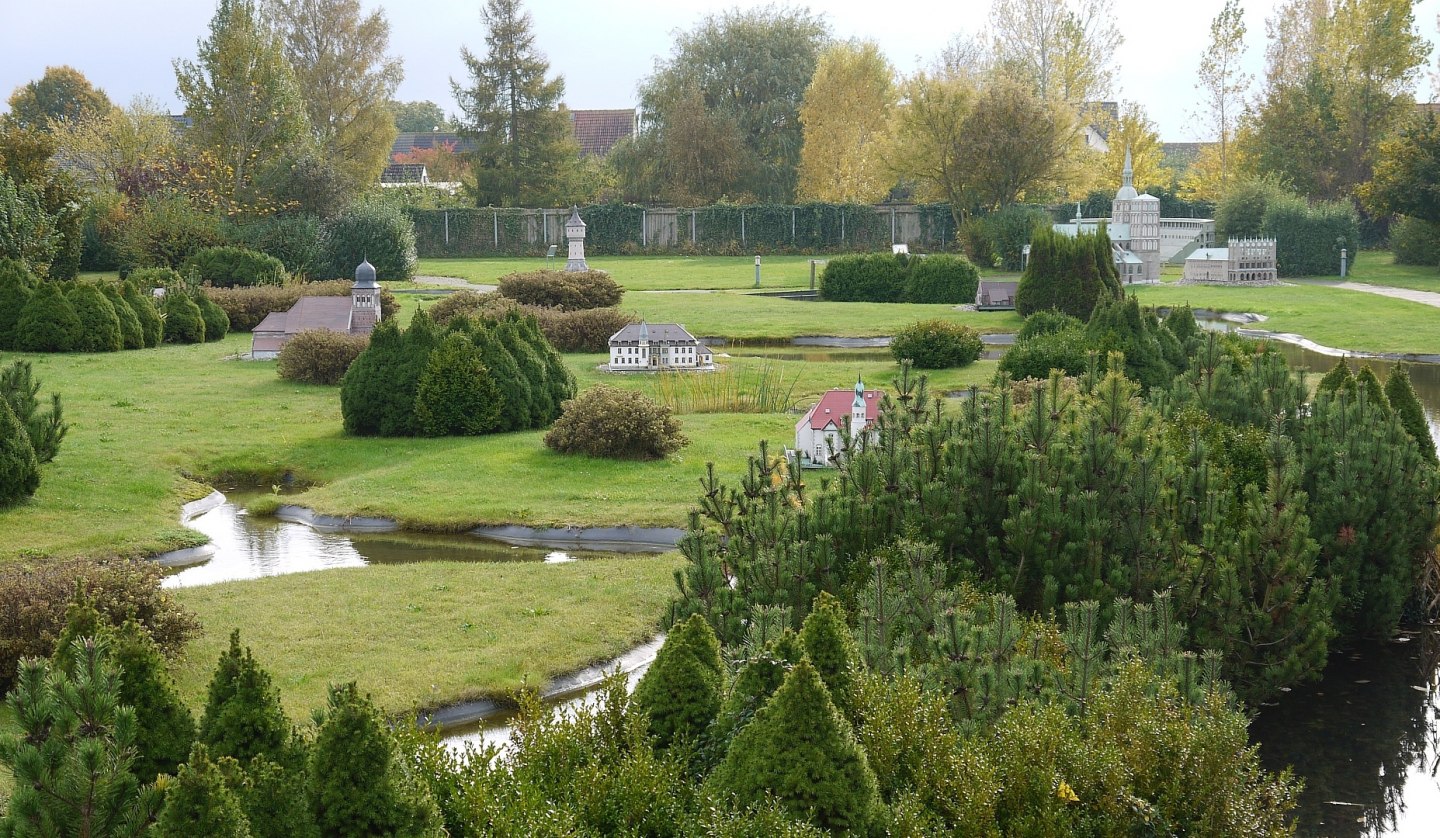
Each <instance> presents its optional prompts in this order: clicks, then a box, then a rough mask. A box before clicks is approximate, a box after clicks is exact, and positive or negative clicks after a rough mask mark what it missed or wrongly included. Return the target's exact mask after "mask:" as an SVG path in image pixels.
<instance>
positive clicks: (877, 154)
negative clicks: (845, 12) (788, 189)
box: [796, 41, 895, 203]
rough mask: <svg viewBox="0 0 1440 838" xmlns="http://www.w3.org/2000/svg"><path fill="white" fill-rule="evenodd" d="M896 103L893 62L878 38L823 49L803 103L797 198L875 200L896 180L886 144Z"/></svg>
mask: <svg viewBox="0 0 1440 838" xmlns="http://www.w3.org/2000/svg"><path fill="white" fill-rule="evenodd" d="M894 106H895V68H894V67H892V66H891V65H890V62H889V60H887V59H886V58H885V55H884V53H882V52H881V51H880V47H879V45H877V44H876V43H875V42H874V41H843V42H840V43H836V44H832V45H831V46H829V47H826V48H825V51H824V52H822V53H820V59H819V61H818V62H817V63H816V66H815V76H814V78H813V79H812V80H811V81H810V86H809V87H808V88H806V90H805V100H804V102H803V103H802V104H801V105H800V122H801V124H802V125H803V126H804V144H803V146H802V147H801V150H800V172H799V183H798V186H797V187H796V197H797V199H799V200H811V201H830V202H839V203H874V202H877V201H880V200H881V199H883V198H884V197H885V195H886V193H887V192H888V191H889V189H890V186H891V185H892V184H893V183H894V178H893V177H891V176H890V173H889V172H888V171H886V169H885V165H884V149H885V145H886V142H887V140H888V135H889V127H890V111H891V110H892V109H893V108H894Z"/></svg>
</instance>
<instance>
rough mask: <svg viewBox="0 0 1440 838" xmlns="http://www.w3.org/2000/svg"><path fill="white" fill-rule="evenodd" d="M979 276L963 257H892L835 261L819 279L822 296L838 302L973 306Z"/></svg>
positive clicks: (870, 255)
mask: <svg viewBox="0 0 1440 838" xmlns="http://www.w3.org/2000/svg"><path fill="white" fill-rule="evenodd" d="M979 282H980V272H979V271H977V270H976V269H975V266H974V265H973V264H971V263H970V260H969V259H966V258H965V257H964V256H952V255H949V254H943V253H937V254H935V255H932V256H926V257H910V256H905V255H903V254H901V255H892V254H889V253H859V254H853V255H845V256H837V257H835V258H833V259H831V260H830V261H829V262H828V263H826V265H825V270H824V272H823V273H821V275H820V296H821V297H822V298H823V299H826V300H831V301H835V302H866V303H947V304H950V305H956V304H963V303H973V302H974V301H975V289H976V286H977V285H978V284H979Z"/></svg>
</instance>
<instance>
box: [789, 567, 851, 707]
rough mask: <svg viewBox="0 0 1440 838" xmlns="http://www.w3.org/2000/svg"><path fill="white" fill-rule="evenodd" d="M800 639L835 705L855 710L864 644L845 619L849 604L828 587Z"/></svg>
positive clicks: (804, 627) (815, 605) (814, 607)
mask: <svg viewBox="0 0 1440 838" xmlns="http://www.w3.org/2000/svg"><path fill="white" fill-rule="evenodd" d="M800 642H801V644H802V645H803V646H804V647H805V656H806V657H808V658H809V659H810V663H811V664H813V665H814V666H815V671H816V672H818V673H819V674H820V680H822V681H824V682H825V687H826V689H828V690H829V691H830V699H831V700H832V701H834V702H835V707H836V708H838V709H839V710H840V712H841V713H843V714H844V715H845V716H846V717H847V718H853V713H854V710H855V702H854V692H855V677H856V675H857V674H858V673H859V671H860V667H861V662H860V648H859V646H857V645H856V643H855V638H854V636H853V635H851V634H850V626H849V625H847V624H846V622H845V607H844V606H842V605H841V604H840V600H838V599H836V598H835V597H833V596H831V595H830V594H829V593H827V592H825V591H821V592H820V595H819V596H817V597H815V604H814V606H813V607H812V609H811V611H810V613H809V615H807V616H806V617H805V622H804V624H803V625H802V626H801V627H800Z"/></svg>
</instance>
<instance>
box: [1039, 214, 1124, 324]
mask: <svg viewBox="0 0 1440 838" xmlns="http://www.w3.org/2000/svg"><path fill="white" fill-rule="evenodd" d="M1120 295H1121V291H1120V281H1119V279H1118V278H1117V277H1116V274H1115V263H1114V260H1113V258H1112V257H1111V250H1110V236H1109V235H1108V234H1107V233H1106V232H1105V231H1104V229H1103V228H1101V230H1099V231H1097V232H1096V233H1093V234H1091V233H1081V234H1080V235H1078V236H1068V235H1066V234H1064V233H1060V232H1056V231H1055V229H1054V228H1053V227H1050V226H1048V225H1042V226H1039V227H1036V228H1035V232H1034V235H1033V237H1032V238H1031V241H1030V261H1029V263H1028V264H1027V265H1026V266H1025V273H1024V274H1022V275H1021V276H1020V284H1019V287H1018V288H1017V289H1016V291H1015V309H1016V311H1018V312H1020V315H1021V316H1022V317H1029V316H1030V315H1032V314H1035V313H1036V312H1040V311H1046V310H1048V309H1055V310H1057V311H1061V312H1064V313H1065V314H1068V315H1070V316H1071V317H1075V318H1078V319H1080V320H1087V321H1088V320H1089V319H1090V312H1091V311H1093V310H1094V309H1095V305H1096V303H1097V302H1098V301H1099V300H1101V299H1103V298H1118V297H1119V296H1120Z"/></svg>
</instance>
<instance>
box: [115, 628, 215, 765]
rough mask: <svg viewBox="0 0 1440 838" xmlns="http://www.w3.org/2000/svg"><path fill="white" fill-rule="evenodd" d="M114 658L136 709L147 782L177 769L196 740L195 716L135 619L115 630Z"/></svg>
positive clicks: (139, 756) (124, 692) (124, 697)
mask: <svg viewBox="0 0 1440 838" xmlns="http://www.w3.org/2000/svg"><path fill="white" fill-rule="evenodd" d="M113 638H114V639H113V642H112V645H111V648H110V659H111V660H112V661H113V662H114V663H115V665H116V666H118V667H119V668H120V701H121V703H122V704H125V705H126V706H128V707H131V708H134V710H135V723H136V726H137V727H136V734H135V747H136V755H135V764H134V766H133V768H132V770H133V771H134V772H135V776H136V777H138V778H139V779H140V782H142V783H149V782H153V781H154V780H155V777H156V775H159V774H173V773H174V772H175V768H176V766H178V765H179V764H180V762H181V761H182V760H184V759H185V756H186V753H187V752H188V751H189V749H190V745H191V743H193V742H194V741H195V717H194V716H192V715H191V714H190V708H189V707H186V706H185V702H184V700H183V699H181V698H180V691H179V690H177V689H176V688H175V682H174V680H173V679H172V678H171V677H170V673H169V670H168V667H167V666H166V663H165V657H164V655H162V654H161V653H160V648H159V647H158V646H156V645H155V641H154V640H153V639H151V637H150V633H149V632H148V631H146V630H145V628H144V627H143V626H141V625H140V624H139V623H137V622H135V621H134V620H127V621H126V622H125V624H124V625H123V626H121V627H120V628H119V629H117V630H115V632H114V635H113Z"/></svg>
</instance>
